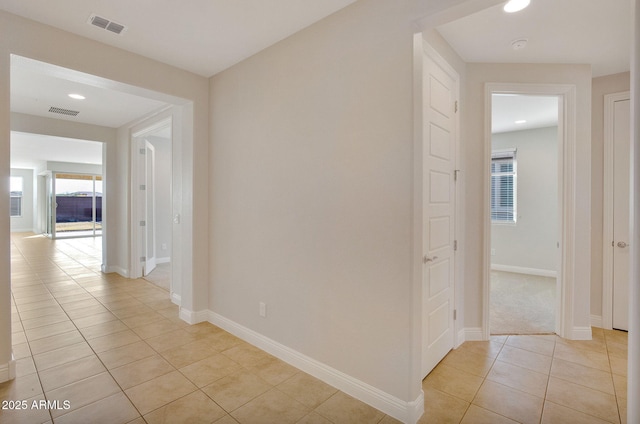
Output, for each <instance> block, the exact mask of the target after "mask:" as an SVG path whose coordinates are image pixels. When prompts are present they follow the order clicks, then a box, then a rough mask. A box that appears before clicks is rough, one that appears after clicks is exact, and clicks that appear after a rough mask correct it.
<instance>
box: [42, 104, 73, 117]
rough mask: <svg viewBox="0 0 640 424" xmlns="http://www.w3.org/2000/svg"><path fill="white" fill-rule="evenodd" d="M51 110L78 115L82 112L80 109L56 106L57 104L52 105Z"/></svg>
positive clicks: (68, 114)
mask: <svg viewBox="0 0 640 424" xmlns="http://www.w3.org/2000/svg"><path fill="white" fill-rule="evenodd" d="M49 112H51V113H58V114H60V115H67V116H78V114H79V113H80V111H79V110H71V109H64V108H61V107H55V106H51V107H50V108H49Z"/></svg>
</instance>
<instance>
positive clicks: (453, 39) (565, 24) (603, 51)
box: [437, 0, 633, 77]
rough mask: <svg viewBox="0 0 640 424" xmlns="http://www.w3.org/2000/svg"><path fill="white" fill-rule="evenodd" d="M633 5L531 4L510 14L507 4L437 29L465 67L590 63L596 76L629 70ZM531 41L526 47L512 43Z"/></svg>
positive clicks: (548, 0)
mask: <svg viewBox="0 0 640 424" xmlns="http://www.w3.org/2000/svg"><path fill="white" fill-rule="evenodd" d="M631 3H632V2H631V1H630V0H531V4H530V5H529V7H527V8H526V9H524V10H522V11H520V12H516V13H506V12H504V11H503V10H502V6H503V4H498V5H496V6H493V7H490V8H487V9H484V10H482V11H480V12H478V13H475V14H473V15H470V16H467V17H464V18H462V19H458V20H456V21H453V22H450V23H448V24H445V25H442V26H439V27H438V28H437V30H438V32H440V34H441V35H442V36H443V37H444V38H445V39H446V40H447V42H448V43H449V44H450V45H451V47H453V49H454V50H455V51H456V52H457V53H458V55H460V57H461V58H462V59H463V60H464V61H465V62H485V63H574V64H591V65H592V69H593V76H594V77H599V76H603V75H611V74H615V73H619V72H624V71H628V70H629V66H630V57H631V38H632V17H633V14H632V13H631V12H632V8H631ZM523 38H525V39H527V40H528V42H527V45H526V47H525V48H522V49H519V50H514V49H513V48H512V47H511V43H512V41H514V40H518V39H523Z"/></svg>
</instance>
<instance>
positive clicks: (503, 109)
mask: <svg viewBox="0 0 640 424" xmlns="http://www.w3.org/2000/svg"><path fill="white" fill-rule="evenodd" d="M521 120H524V121H526V122H525V123H518V124H516V121H521ZM555 125H558V97H556V96H525V95H516V94H494V95H493V96H492V98H491V132H492V133H494V134H495V133H502V132H508V131H522V130H529V129H532V128H543V127H551V126H555Z"/></svg>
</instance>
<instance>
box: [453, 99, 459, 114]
mask: <svg viewBox="0 0 640 424" xmlns="http://www.w3.org/2000/svg"><path fill="white" fill-rule="evenodd" d="M453 111H454V113H458V101H457V100H456V102H455V104H454V107H453Z"/></svg>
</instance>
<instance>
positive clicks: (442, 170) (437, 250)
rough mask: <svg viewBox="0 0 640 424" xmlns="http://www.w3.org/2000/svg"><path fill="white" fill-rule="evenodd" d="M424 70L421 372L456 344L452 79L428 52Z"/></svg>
mask: <svg viewBox="0 0 640 424" xmlns="http://www.w3.org/2000/svg"><path fill="white" fill-rule="evenodd" d="M423 69H424V74H423V102H424V105H423V114H424V119H423V121H424V135H423V136H424V143H423V166H424V168H423V169H424V171H423V190H424V192H423V199H424V200H423V202H424V203H423V211H424V228H423V240H424V242H423V244H424V246H423V255H424V256H423V266H424V268H423V273H422V275H423V277H422V278H423V280H422V311H423V312H422V340H423V341H422V371H423V372H422V375H423V376H426V375H427V374H428V373H429V372H430V371H431V370H432V369H433V368H434V367H435V366H436V365H437V364H438V362H440V360H442V358H444V356H445V355H446V354H447V353H448V352H449V351H450V350H451V349H452V348H453V346H454V343H455V330H454V281H455V278H454V277H455V275H454V270H455V266H454V265H455V260H454V259H455V258H454V238H455V198H456V196H455V154H456V127H457V125H456V112H457V102H456V96H457V82H456V80H454V78H453V76H452V75H451V73H450V72H447V71H446V70H445V69H443V68H442V67H441V66H440V65H439V64H437V63H436V62H435V61H434V60H433V59H432V58H431V57H429V55H425V56H424V67H423Z"/></svg>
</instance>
